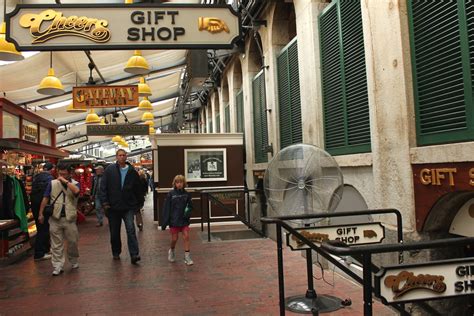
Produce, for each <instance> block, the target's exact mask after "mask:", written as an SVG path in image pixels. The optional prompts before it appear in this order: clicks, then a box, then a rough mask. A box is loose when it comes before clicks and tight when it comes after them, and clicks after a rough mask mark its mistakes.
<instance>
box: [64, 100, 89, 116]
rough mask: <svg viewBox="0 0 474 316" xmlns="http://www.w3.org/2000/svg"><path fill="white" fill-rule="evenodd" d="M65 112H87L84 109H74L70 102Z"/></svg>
mask: <svg viewBox="0 0 474 316" xmlns="http://www.w3.org/2000/svg"><path fill="white" fill-rule="evenodd" d="M66 112H70V113H84V112H87V109H86V108H82V109H81V108H74V107H73V105H72V102H71V103H70V104H69V105H68V106H67V108H66Z"/></svg>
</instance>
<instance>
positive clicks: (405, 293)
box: [375, 258, 474, 304]
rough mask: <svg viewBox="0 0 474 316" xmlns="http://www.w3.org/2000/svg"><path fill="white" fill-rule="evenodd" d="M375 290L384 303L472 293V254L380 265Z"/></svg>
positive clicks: (473, 273) (473, 288)
mask: <svg viewBox="0 0 474 316" xmlns="http://www.w3.org/2000/svg"><path fill="white" fill-rule="evenodd" d="M375 294H376V296H377V297H380V298H381V299H382V301H383V303H384V304H392V303H403V302H413V301H419V300H431V299H439V298H446V297H454V296H461V295H472V294H474V258H465V259H454V260H445V261H433V262H429V263H426V264H418V265H415V264H413V265H402V266H400V265H398V266H393V267H386V268H382V269H381V270H380V272H379V273H377V275H376V276H375Z"/></svg>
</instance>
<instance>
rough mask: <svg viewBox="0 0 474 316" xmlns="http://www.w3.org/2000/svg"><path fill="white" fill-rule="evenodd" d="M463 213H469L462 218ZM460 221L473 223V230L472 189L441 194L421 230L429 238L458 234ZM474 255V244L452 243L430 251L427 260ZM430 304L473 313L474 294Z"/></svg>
mask: <svg viewBox="0 0 474 316" xmlns="http://www.w3.org/2000/svg"><path fill="white" fill-rule="evenodd" d="M471 210H472V211H471ZM463 216H467V217H466V218H464V219H463V218H462V217H463ZM460 221H465V222H467V224H468V225H469V224H470V230H471V231H473V230H474V228H472V227H473V226H472V222H473V221H474V192H473V191H457V192H452V193H448V194H445V195H443V196H442V197H441V198H439V199H438V200H437V201H436V203H434V204H433V207H432V208H431V210H430V212H429V214H428V217H427V218H426V220H425V223H424V225H423V231H422V234H423V235H424V237H426V238H427V239H430V240H438V239H444V238H453V237H458V236H459V235H461V233H462V229H460V226H459V222H460ZM453 224H454V225H453ZM456 227H458V228H456ZM456 230H459V235H458V234H456V233H457V231H456ZM471 234H472V233H471ZM473 256H474V245H468V246H466V247H449V248H442V249H433V250H431V251H429V258H428V259H429V260H428V261H437V260H446V259H453V258H463V257H473ZM429 304H430V305H431V306H433V308H435V309H436V310H438V311H446V312H447V311H449V314H450V315H472V313H473V310H472V306H474V298H473V297H472V296H462V297H458V298H451V299H448V300H442V301H440V302H437V301H432V302H430V303H429ZM466 306H471V308H466Z"/></svg>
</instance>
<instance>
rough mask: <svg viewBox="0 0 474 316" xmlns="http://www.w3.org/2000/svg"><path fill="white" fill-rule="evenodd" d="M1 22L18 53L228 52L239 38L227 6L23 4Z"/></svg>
mask: <svg viewBox="0 0 474 316" xmlns="http://www.w3.org/2000/svg"><path fill="white" fill-rule="evenodd" d="M6 22H7V33H6V37H7V40H8V41H10V42H12V43H14V44H15V46H16V47H17V49H18V50H20V51H27V50H40V51H41V50H47V51H52V50H104V49H128V50H133V49H179V48H184V49H188V48H232V47H233V44H234V43H235V42H236V41H237V40H238V39H239V38H240V37H241V35H242V30H241V27H240V17H239V16H238V14H237V13H236V12H235V11H233V9H232V7H231V6H228V5H220V6H216V5H213V6H206V5H192V4H181V5H179V4H177V5H172V6H171V5H146V6H144V5H135V4H129V5H125V4H120V5H117V4H97V5H94V4H69V5H68V4H62V5H47V4H38V5H26V4H25V5H18V6H17V7H16V8H15V10H14V11H13V12H11V13H9V14H8V15H7V17H6Z"/></svg>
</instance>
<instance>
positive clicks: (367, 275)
mask: <svg viewBox="0 0 474 316" xmlns="http://www.w3.org/2000/svg"><path fill="white" fill-rule="evenodd" d="M388 213H393V214H395V215H396V217H397V235H398V243H397V244H384V245H375V246H374V245H368V246H350V247H349V246H347V245H346V244H344V243H342V242H337V241H329V242H323V244H322V246H321V247H319V246H317V245H315V244H314V243H313V242H311V241H309V240H308V239H307V238H306V237H305V236H303V235H302V234H301V233H299V232H298V230H296V229H294V228H293V227H291V226H290V225H289V224H288V223H286V222H285V221H287V220H297V219H311V218H331V217H343V216H354V215H377V214H388ZM261 220H262V222H264V223H267V224H276V226H277V229H276V233H277V236H276V237H277V252H278V259H277V260H278V285H279V301H280V302H279V303H280V315H285V292H284V274H283V241H282V232H281V228H284V229H285V230H287V231H288V232H289V233H291V234H293V235H294V236H295V237H296V238H298V239H299V240H300V241H301V242H302V243H304V244H305V245H306V246H308V247H310V249H309V250H307V252H309V253H311V250H314V251H316V252H317V253H318V254H320V255H321V256H322V257H324V258H326V259H327V260H328V261H329V262H331V263H332V264H334V265H335V266H336V267H338V268H339V269H341V270H342V271H343V272H344V273H346V274H347V275H349V276H350V277H351V278H353V279H354V280H355V281H357V282H358V283H360V284H361V285H362V286H363V300H364V315H365V316H371V315H372V292H374V288H373V286H372V270H376V271H377V270H379V269H378V267H376V266H375V265H373V263H372V254H376V253H388V252H398V253H399V262H402V261H403V251H408V250H421V249H431V248H438V247H451V246H464V245H467V244H473V243H474V238H449V239H442V240H434V241H424V242H416V243H403V232H402V217H401V214H400V212H399V211H398V210H395V209H383V210H365V211H353V212H340V213H332V214H315V215H302V216H280V217H271V218H262V219H261ZM331 255H338V256H361V259H362V260H361V261H362V268H363V276H362V278H361V277H359V276H358V275H357V274H355V273H354V272H353V271H351V270H350V269H349V268H347V267H346V266H344V265H342V264H341V263H340V262H339V261H337V260H335V259H334V258H333V257H332V256H331ZM311 273H312V267H311ZM308 274H309V271H308ZM311 287H312V280H311V282H310V280H309V276H308V290H310V289H311ZM417 305H419V306H420V307H422V308H423V309H425V310H426V311H428V312H429V313H430V314H431V315H439V313H438V312H436V311H435V310H434V309H433V308H431V307H430V306H429V305H427V304H426V303H424V302H418V303H417ZM393 307H394V308H395V309H396V310H398V311H399V312H400V314H401V315H409V313H408V312H407V311H406V310H405V306H404V304H403V303H399V304H394V305H393Z"/></svg>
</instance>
